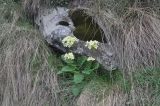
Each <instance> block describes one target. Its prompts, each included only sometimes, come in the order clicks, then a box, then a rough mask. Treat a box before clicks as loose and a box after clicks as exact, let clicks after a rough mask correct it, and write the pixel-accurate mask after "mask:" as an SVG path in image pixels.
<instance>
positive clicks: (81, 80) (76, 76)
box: [58, 56, 99, 96]
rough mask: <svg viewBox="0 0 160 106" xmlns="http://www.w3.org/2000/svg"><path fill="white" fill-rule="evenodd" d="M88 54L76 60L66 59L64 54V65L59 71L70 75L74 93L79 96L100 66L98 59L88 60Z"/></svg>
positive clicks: (60, 73)
mask: <svg viewBox="0 0 160 106" xmlns="http://www.w3.org/2000/svg"><path fill="white" fill-rule="evenodd" d="M87 58H88V57H86V56H78V57H76V58H75V59H74V60H65V59H64V57H63V56H62V60H63V62H64V64H65V65H64V66H63V67H62V69H61V70H60V71H59V72H58V74H59V75H62V74H63V75H68V74H69V76H70V77H71V78H70V79H71V80H72V84H73V85H72V89H71V91H72V93H73V95H74V96H78V95H79V93H80V92H81V91H82V89H83V87H84V85H85V84H86V83H87V82H89V81H90V80H91V79H92V78H93V75H94V72H95V71H96V70H97V69H98V68H99V63H98V62H97V61H87Z"/></svg>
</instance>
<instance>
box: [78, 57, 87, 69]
mask: <svg viewBox="0 0 160 106" xmlns="http://www.w3.org/2000/svg"><path fill="white" fill-rule="evenodd" d="M86 60H87V57H86V56H81V57H79V58H78V60H77V64H78V65H79V66H80V67H81V66H82V65H83V64H84V63H85V62H86Z"/></svg>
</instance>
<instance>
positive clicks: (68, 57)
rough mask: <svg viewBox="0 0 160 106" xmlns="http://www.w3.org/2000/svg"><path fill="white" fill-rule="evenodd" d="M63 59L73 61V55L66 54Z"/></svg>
mask: <svg viewBox="0 0 160 106" xmlns="http://www.w3.org/2000/svg"><path fill="white" fill-rule="evenodd" d="M64 59H65V60H74V55H73V53H66V54H65V55H64Z"/></svg>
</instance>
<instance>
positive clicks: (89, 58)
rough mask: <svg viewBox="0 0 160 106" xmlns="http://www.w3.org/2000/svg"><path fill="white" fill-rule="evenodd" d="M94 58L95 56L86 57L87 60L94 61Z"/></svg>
mask: <svg viewBox="0 0 160 106" xmlns="http://www.w3.org/2000/svg"><path fill="white" fill-rule="evenodd" d="M94 60H95V58H93V57H88V59H87V61H94Z"/></svg>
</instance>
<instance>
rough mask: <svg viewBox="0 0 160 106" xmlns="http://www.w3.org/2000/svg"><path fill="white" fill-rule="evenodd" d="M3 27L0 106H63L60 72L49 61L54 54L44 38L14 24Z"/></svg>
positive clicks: (0, 54)
mask: <svg viewBox="0 0 160 106" xmlns="http://www.w3.org/2000/svg"><path fill="white" fill-rule="evenodd" d="M0 26H1V27H0V85H1V87H0V105H1V106H47V105H52V106H58V105H60V102H59V97H58V92H59V87H58V82H57V76H56V74H55V73H54V71H55V70H56V69H54V68H52V69H51V68H49V64H48V60H47V59H48V56H50V55H51V51H50V50H49V49H48V48H47V46H45V44H44V41H43V39H42V38H41V37H40V34H39V33H38V32H37V31H36V30H34V29H33V30H32V29H29V30H28V29H26V28H25V27H18V26H15V23H14V21H13V23H12V24H10V23H8V24H7V23H3V24H1V25H0ZM55 61H56V60H55Z"/></svg>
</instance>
